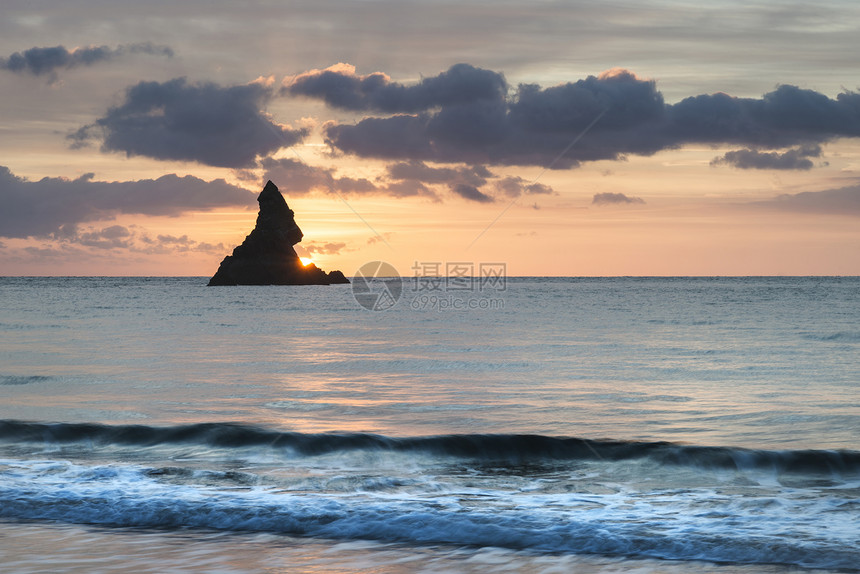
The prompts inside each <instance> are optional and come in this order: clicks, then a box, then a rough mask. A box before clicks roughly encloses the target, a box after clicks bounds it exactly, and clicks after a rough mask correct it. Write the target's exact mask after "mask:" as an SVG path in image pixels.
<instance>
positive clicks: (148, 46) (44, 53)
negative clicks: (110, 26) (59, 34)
mask: <svg viewBox="0 0 860 574" xmlns="http://www.w3.org/2000/svg"><path fill="white" fill-rule="evenodd" d="M128 54H149V55H153V56H164V57H167V58H172V57H173V50H172V49H171V48H170V47H168V46H160V45H156V44H152V43H150V42H144V43H139V44H123V45H120V46H117V47H116V48H110V47H108V46H87V47H83V48H80V47H79V48H72V49H71V50H69V49H68V48H66V47H64V46H51V47H47V48H40V47H35V48H30V49H29V50H24V51H23V52H15V53H14V54H12V55H10V56H9V57H8V58H0V70H7V71H10V72H16V73H19V74H29V75H33V76H45V77H47V78H49V79H50V80H51V81H53V80H56V78H57V71H58V70H68V69H71V68H77V67H81V66H92V65H94V64H97V63H99V62H106V61H109V60H115V59H117V58H120V57H122V56H125V55H128Z"/></svg>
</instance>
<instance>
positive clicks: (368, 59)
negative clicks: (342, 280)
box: [0, 0, 860, 276]
mask: <svg viewBox="0 0 860 574" xmlns="http://www.w3.org/2000/svg"><path fill="white" fill-rule="evenodd" d="M858 30H860V3H857V2H855V1H852V0H845V1H834V0H825V1H823V2H815V3H809V2H787V1H762V2H741V1H737V2H734V1H731V2H728V1H720V0H716V1H713V2H709V3H701V2H692V1H658V0H651V1H643V2H633V1H626V2H616V1H606V0H593V1H576V2H574V1H568V2H564V1H559V2H552V1H534V2H498V1H489V0H480V1H477V0H457V1H456V2H448V1H435V0H425V1H422V2H413V1H403V0H396V1H395V0H385V1H375V0H366V1H347V0H340V1H325V0H324V1H320V0H312V1H296V2H276V1H263V0H251V1H247V2H233V1H229V2H228V1H223V0H220V1H219V0H205V1H204V0H183V1H182V2H175V0H171V1H169V2H167V1H165V2H161V1H147V2H141V1H139V0H136V1H134V2H132V1H130V0H65V1H63V2H47V1H45V2H42V1H38V0H37V1H33V0H3V2H2V4H0V93H2V98H0V130H2V132H0V133H2V137H0V275H202V276H209V275H212V274H213V273H214V272H215V270H216V269H217V267H218V263H219V262H220V261H221V259H222V258H223V257H224V256H225V255H227V254H229V253H230V251H231V250H232V249H233V247H234V246H236V245H237V244H239V243H241V241H242V239H243V238H244V237H245V235H246V234H247V233H248V232H250V230H251V229H252V227H253V225H254V219H255V217H256V213H257V204H256V196H257V194H258V193H259V192H260V190H261V189H262V187H263V185H264V184H265V182H266V180H267V179H271V180H272V181H274V183H275V184H277V185H278V187H279V188H280V190H281V192H282V193H283V194H284V196H285V197H286V199H287V202H288V203H289V205H290V207H291V208H292V209H293V210H294V211H295V212H296V219H297V222H298V224H299V226H300V227H301V228H302V231H303V232H304V241H303V242H302V243H301V244H300V245H299V246H298V247H297V250H298V251H299V254H300V255H309V256H311V257H312V258H313V260H314V261H315V262H316V263H317V265H318V266H320V267H321V268H323V269H325V270H332V269H340V270H342V271H343V272H344V273H346V274H347V275H352V274H353V273H355V271H356V269H357V268H358V267H360V266H361V265H362V264H363V263H364V262H367V261H371V260H385V261H388V262H390V263H392V264H393V265H394V266H395V267H396V268H397V269H398V270H399V271H400V273H401V274H406V275H410V274H412V271H411V268H412V266H413V264H414V263H415V262H440V263H442V264H444V263H446V262H474V263H475V264H476V265H477V264H478V263H481V262H504V263H506V265H507V272H508V274H509V275H565V276H566V275H573V276H596V275H601V276H602V275H860V93H858V90H860V65H858V61H857V55H858V54H860V34H858V32H857V31H858Z"/></svg>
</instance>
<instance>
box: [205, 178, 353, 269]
mask: <svg viewBox="0 0 860 574" xmlns="http://www.w3.org/2000/svg"><path fill="white" fill-rule="evenodd" d="M257 202H258V203H259V204H260V212H259V213H258V214H257V224H256V225H255V226H254V229H253V231H251V233H250V235H248V236H247V237H246V238H245V241H244V242H242V245H240V246H238V247H236V248H235V249H234V250H233V254H232V255H228V256H227V257H225V258H224V260H223V261H222V262H221V266H220V267H218V271H216V272H215V275H213V276H212V279H210V280H209V285H329V284H331V283H349V280H348V279H347V278H346V277H344V275H343V273H341V272H340V271H332V272H330V273H326V272H325V271H323V270H322V269H320V268H318V267H317V266H316V265H314V264H313V263H310V264H308V265H304V264H302V261H301V259H299V256H298V254H297V253H296V250H295V249H293V245H295V244H296V243H298V242H300V241H301V240H302V230H301V229H299V226H298V225H296V220H295V217H294V213H293V210H292V209H290V208H289V206H287V202H286V201H285V200H284V196H283V195H281V192H280V191H278V188H277V186H276V185H275V184H274V183H272V182H271V181H269V182H267V183H266V187H264V188H263V191H262V192H261V193H260V195H259V197H257Z"/></svg>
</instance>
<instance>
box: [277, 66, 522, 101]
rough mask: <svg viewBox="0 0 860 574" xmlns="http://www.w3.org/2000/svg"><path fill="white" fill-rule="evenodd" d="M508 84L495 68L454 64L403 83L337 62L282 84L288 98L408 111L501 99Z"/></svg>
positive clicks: (378, 73)
mask: <svg viewBox="0 0 860 574" xmlns="http://www.w3.org/2000/svg"><path fill="white" fill-rule="evenodd" d="M507 89H508V84H507V82H506V81H505V77H504V76H503V75H502V74H500V73H497V72H492V71H490V70H483V69H481V68H475V67H474V66H470V65H469V64H456V65H454V66H451V67H450V68H449V69H448V70H447V71H445V72H442V73H441V74H439V75H438V76H434V77H431V78H423V79H422V80H421V81H420V82H418V83H417V84H415V85H412V86H405V85H403V84H399V83H397V82H392V81H391V79H390V78H389V77H388V76H387V75H385V74H383V73H380V72H377V73H374V74H369V75H366V76H361V75H358V74H356V73H355V67H354V66H350V65H349V64H338V65H336V66H332V67H331V68H327V69H325V70H312V71H310V72H305V73H303V74H300V75H298V76H296V77H295V78H292V79H290V80H289V81H287V82H285V84H284V87H283V89H282V91H283V92H284V93H286V94H289V95H292V96H306V97H312V98H317V99H321V100H323V101H324V102H325V103H326V104H328V105H329V106H331V107H334V108H341V109H345V110H356V111H357V110H374V111H380V112H386V113H403V112H405V113H410V112H418V111H422V110H428V109H432V108H436V107H440V106H451V105H456V104H464V103H468V102H474V101H479V100H496V101H497V100H500V99H501V100H503V99H504V98H505V95H506V93H507Z"/></svg>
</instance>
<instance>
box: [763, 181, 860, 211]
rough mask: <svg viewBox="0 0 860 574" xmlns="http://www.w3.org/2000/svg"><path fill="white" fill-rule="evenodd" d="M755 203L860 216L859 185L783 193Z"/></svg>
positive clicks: (786, 209)
mask: <svg viewBox="0 0 860 574" xmlns="http://www.w3.org/2000/svg"><path fill="white" fill-rule="evenodd" d="M755 205H758V206H763V207H772V208H777V209H780V210H785V211H796V212H802V213H826V214H834V215H852V216H855V217H857V216H860V185H854V186H849V187H843V188H839V189H828V190H825V191H804V192H802V193H794V194H783V195H779V196H777V197H775V198H774V199H772V200H769V201H763V202H757V203H756V204H755Z"/></svg>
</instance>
